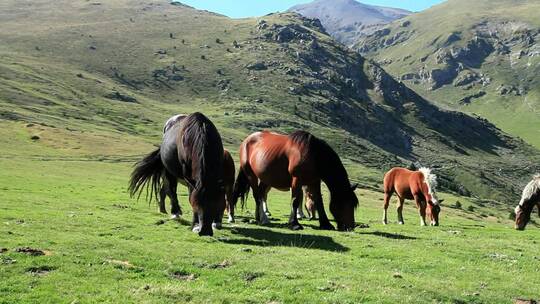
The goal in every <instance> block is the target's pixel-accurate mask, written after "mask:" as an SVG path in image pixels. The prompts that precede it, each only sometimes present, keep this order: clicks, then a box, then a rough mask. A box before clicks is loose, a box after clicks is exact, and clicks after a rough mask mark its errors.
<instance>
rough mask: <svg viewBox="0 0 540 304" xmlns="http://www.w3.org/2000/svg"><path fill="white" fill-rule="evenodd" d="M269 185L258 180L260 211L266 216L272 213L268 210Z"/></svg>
mask: <svg viewBox="0 0 540 304" xmlns="http://www.w3.org/2000/svg"><path fill="white" fill-rule="evenodd" d="M270 189H271V187H270V186H268V185H266V184H263V183H262V182H259V193H260V195H261V200H262V212H263V213H264V216H265V217H266V218H268V217H269V216H271V215H272V214H271V213H270V210H268V192H270Z"/></svg>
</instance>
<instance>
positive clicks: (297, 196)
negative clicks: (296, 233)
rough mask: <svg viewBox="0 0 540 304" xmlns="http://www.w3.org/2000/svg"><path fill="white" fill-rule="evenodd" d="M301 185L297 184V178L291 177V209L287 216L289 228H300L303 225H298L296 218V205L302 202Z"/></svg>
mask: <svg viewBox="0 0 540 304" xmlns="http://www.w3.org/2000/svg"><path fill="white" fill-rule="evenodd" d="M303 194H304V193H303V191H302V186H300V185H299V182H298V179H297V178H296V177H294V178H293V182H292V187H291V196H292V198H291V199H292V210H291V215H290V217H289V228H290V229H291V230H302V229H304V227H302V225H300V223H299V222H298V218H297V213H298V206H299V205H300V204H301V203H302V198H303Z"/></svg>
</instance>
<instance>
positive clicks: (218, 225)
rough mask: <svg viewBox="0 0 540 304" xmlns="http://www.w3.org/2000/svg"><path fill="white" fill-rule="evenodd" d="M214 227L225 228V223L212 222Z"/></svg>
mask: <svg viewBox="0 0 540 304" xmlns="http://www.w3.org/2000/svg"><path fill="white" fill-rule="evenodd" d="M212 228H215V229H221V228H223V225H222V224H221V223H212Z"/></svg>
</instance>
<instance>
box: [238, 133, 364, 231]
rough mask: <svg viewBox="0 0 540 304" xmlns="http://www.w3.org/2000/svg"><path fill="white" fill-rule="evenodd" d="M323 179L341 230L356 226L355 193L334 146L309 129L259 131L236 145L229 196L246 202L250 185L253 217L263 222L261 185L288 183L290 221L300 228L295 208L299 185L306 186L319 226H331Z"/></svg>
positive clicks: (284, 185)
mask: <svg viewBox="0 0 540 304" xmlns="http://www.w3.org/2000/svg"><path fill="white" fill-rule="evenodd" d="M321 181H323V182H324V183H325V184H326V185H327V186H328V188H329V189H330V212H331V213H332V214H333V215H334V218H335V219H336V222H337V225H338V229H339V230H342V231H343V230H352V229H354V226H355V222H354V210H355V208H356V207H357V206H358V198H357V197H356V194H355V193H354V189H355V188H356V186H351V184H350V182H349V177H348V175H347V171H346V170H345V168H344V167H343V164H342V162H341V160H340V159H339V156H338V155H337V153H336V152H334V150H333V149H332V148H331V147H330V146H329V145H328V144H327V143H326V142H325V141H323V140H321V139H319V138H317V137H315V136H313V135H311V134H310V133H308V132H304V131H296V132H294V133H292V134H290V135H289V136H287V135H281V134H276V133H272V132H267V131H265V132H257V133H253V134H251V135H250V136H248V137H247V138H246V139H245V140H244V141H243V142H242V145H241V146H240V171H239V173H238V177H237V178H236V182H235V186H234V194H233V202H236V201H237V199H238V198H239V197H241V198H242V202H244V200H245V197H246V194H247V193H248V192H249V189H250V187H251V189H252V190H253V197H254V199H255V203H256V212H255V218H256V219H257V221H258V222H259V223H261V224H265V223H268V218H267V216H266V214H265V213H264V211H263V208H261V205H262V196H263V192H262V191H261V189H267V188H270V187H272V188H276V189H279V190H282V191H287V190H289V189H291V190H292V191H291V192H292V210H291V215H290V218H289V227H290V228H291V229H293V230H298V229H302V228H303V227H302V225H300V223H299V222H298V218H297V212H298V207H299V205H300V203H301V202H302V194H303V193H302V186H304V185H305V186H309V189H310V192H311V193H312V195H313V199H314V200H315V205H316V207H317V211H318V213H319V223H320V227H321V229H334V227H333V226H332V224H330V221H329V220H328V217H327V216H326V212H325V211H324V206H323V202H322V196H321Z"/></svg>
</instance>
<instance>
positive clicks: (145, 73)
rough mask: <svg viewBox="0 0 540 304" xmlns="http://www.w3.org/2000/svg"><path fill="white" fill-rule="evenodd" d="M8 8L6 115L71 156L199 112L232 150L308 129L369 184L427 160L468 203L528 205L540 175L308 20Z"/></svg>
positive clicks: (114, 6)
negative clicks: (529, 190) (251, 140)
mask: <svg viewBox="0 0 540 304" xmlns="http://www.w3.org/2000/svg"><path fill="white" fill-rule="evenodd" d="M1 9H2V11H5V12H6V13H8V16H9V18H4V19H3V20H2V31H1V32H0V35H1V37H0V38H1V39H2V41H3V42H4V43H3V44H2V45H0V53H1V55H2V56H1V58H2V60H1V62H0V71H1V73H0V76H1V81H0V87H1V90H0V104H1V107H2V111H1V113H0V115H1V116H0V117H2V119H3V120H12V121H22V122H26V123H33V124H36V125H39V126H42V127H43V128H50V129H51V130H53V131H51V132H63V133H66V134H69V136H70V137H71V138H73V142H72V143H68V144H72V145H70V146H69V148H66V147H63V148H62V149H68V150H69V153H71V154H73V155H79V154H81V153H84V152H85V151H84V147H81V146H80V145H79V144H78V143H76V142H77V141H78V140H79V138H81V137H84V138H85V139H84V141H86V140H87V139H86V137H89V138H94V140H95V141H97V142H99V141H101V143H102V144H103V145H104V146H107V145H110V144H111V141H115V140H116V141H119V142H122V141H127V140H131V141H130V144H129V145H133V147H132V149H133V151H135V150H136V151H137V153H140V151H141V150H142V149H140V148H139V146H140V145H141V144H138V142H139V141H141V140H142V141H143V142H144V143H145V145H148V143H152V144H157V143H158V142H159V138H160V132H161V131H160V130H161V126H162V124H163V121H164V120H166V119H167V118H168V117H170V116H172V115H173V114H176V113H182V112H192V111H196V110H198V111H203V112H205V113H207V114H208V115H209V116H210V117H211V118H212V119H213V120H215V121H216V123H217V125H218V127H219V128H220V132H221V134H222V136H223V137H224V141H225V144H226V146H227V147H229V148H231V149H232V150H233V151H235V150H236V146H237V145H238V143H239V142H240V141H241V139H242V138H243V137H245V136H246V135H247V134H249V133H250V132H252V131H256V130H260V129H273V130H281V131H285V132H288V131H292V130H294V129H306V130H309V131H312V132H314V133H315V134H317V135H319V136H321V137H322V138H325V139H327V140H329V141H330V142H331V143H332V144H333V145H334V146H335V147H336V148H337V149H338V150H339V151H340V152H341V153H342V154H343V155H344V157H345V158H348V159H350V160H351V161H352V162H353V163H356V164H359V165H360V166H361V167H363V168H366V167H367V168H371V169H369V170H368V169H366V170H358V172H363V171H366V172H372V171H373V170H376V171H379V170H383V169H387V168H389V167H391V166H395V165H400V164H401V165H407V164H409V163H410V162H411V161H417V162H420V163H422V164H425V165H429V166H437V167H440V170H439V172H440V174H441V175H442V176H444V178H445V181H446V182H445V183H443V186H446V187H447V189H452V190H454V191H459V192H460V193H462V194H467V193H474V194H476V195H480V196H483V197H491V198H495V197H499V198H500V197H501V195H502V197H507V198H510V197H511V198H513V199H516V197H517V196H518V195H519V191H520V187H521V185H522V184H523V183H525V182H526V180H527V179H528V178H529V175H530V171H531V168H535V166H538V162H535V159H537V158H538V155H539V153H538V151H535V150H534V149H532V148H530V147H528V146H526V145H525V144H523V143H521V142H519V141H516V140H514V139H512V138H510V137H508V136H507V135H505V134H503V133H501V132H500V131H498V130H497V129H496V128H495V127H493V126H492V125H491V124H489V123H488V122H486V121H483V120H478V119H475V118H472V117H469V116H466V115H463V114H460V113H456V112H448V111H442V110H440V109H438V108H436V107H435V106H433V105H432V104H430V103H429V102H428V101H426V100H424V99H422V98H421V97H419V96H418V95H416V94H415V93H414V92H412V91H411V90H409V89H408V88H406V87H405V86H403V85H402V84H400V83H398V82H396V81H395V80H394V79H393V78H391V77H390V76H389V75H388V74H386V73H385V71H383V70H382V69H380V68H379V67H378V66H377V65H375V64H372V63H370V62H368V61H366V60H365V59H364V58H362V57H361V56H359V55H357V54H356V53H354V52H351V51H349V50H347V49H345V48H344V47H342V46H340V45H339V44H337V43H335V42H334V40H332V39H331V38H330V37H329V36H328V35H326V34H325V33H324V32H322V30H321V25H320V23H318V22H317V21H314V20H311V19H306V18H302V17H300V16H298V15H296V14H278V15H270V16H265V17H262V18H258V19H241V20H232V19H229V18H226V17H223V16H220V15H215V14H212V13H208V12H204V11H197V10H195V9H192V8H190V7H186V6H184V5H182V4H179V3H176V4H174V5H173V4H170V3H167V2H165V1H148V2H137V1H128V0H126V1H119V0H118V1H112V2H89V1H55V2H49V1H33V2H30V3H22V2H19V1H8V2H4V3H3V4H2V7H1ZM45 21H46V22H45ZM19 126H21V127H22V126H23V125H22V124H21V125H19ZM79 141H81V140H79ZM39 143H40V144H50V145H56V146H60V145H59V144H58V143H51V142H48V140H47V137H46V136H43V138H42V139H40V140H39ZM81 145H82V144H81ZM133 154H136V153H133ZM103 155H104V156H106V155H107V153H105V151H104V153H103ZM536 168H537V167H536ZM379 172H380V171H379ZM486 176H488V178H486ZM360 177H361V176H356V177H355V179H357V180H358V179H359V180H361V181H362V182H363V183H364V185H365V186H372V187H379V183H380V180H379V178H377V179H374V180H369V179H364V178H360Z"/></svg>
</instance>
